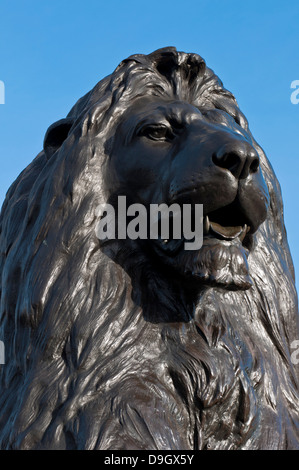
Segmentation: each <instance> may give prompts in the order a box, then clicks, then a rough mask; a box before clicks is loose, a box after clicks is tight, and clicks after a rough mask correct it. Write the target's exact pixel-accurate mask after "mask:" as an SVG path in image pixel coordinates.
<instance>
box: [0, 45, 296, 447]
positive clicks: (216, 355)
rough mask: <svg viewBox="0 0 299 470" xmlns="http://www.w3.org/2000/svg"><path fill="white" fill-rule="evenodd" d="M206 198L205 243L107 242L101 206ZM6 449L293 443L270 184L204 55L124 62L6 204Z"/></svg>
mask: <svg viewBox="0 0 299 470" xmlns="http://www.w3.org/2000/svg"><path fill="white" fill-rule="evenodd" d="M119 195H125V196H126V198H127V201H128V203H142V204H143V205H144V206H145V207H149V206H150V204H161V203H166V204H168V205H170V204H172V203H178V204H179V205H182V204H192V205H193V206H194V205H195V204H203V211H204V241H203V246H202V248H201V249H200V250H195V251H188V250H185V249H184V246H183V241H184V240H183V238H182V239H181V240H174V239H169V240H168V241H167V243H165V240H162V239H159V238H158V239H157V240H138V239H137V240H130V239H124V240H106V241H100V240H99V239H98V238H97V236H96V224H97V222H98V220H97V219H98V218H97V207H98V206H99V204H102V203H105V202H109V203H111V204H112V205H113V204H116V201H117V197H118V196H119ZM0 243H1V272H2V278H1V279H2V281H1V338H0V339H3V341H4V343H5V356H6V363H5V364H4V365H2V366H1V394H0V409H1V415H0V447H1V448H2V449H109V450H117V449H129V450H131V449H147V450H154V449H158V450H162V449H164V450H176V449H180V450H185V449H189V450H193V449H195V450H197V449H298V448H299V411H298V410H299V392H298V390H299V386H298V375H299V374H298V368H299V366H298V365H294V364H292V361H291V353H292V349H291V344H292V342H293V341H294V340H299V328H298V307H297V295H296V290H295V286H294V271H293V265H292V260H291V256H290V253H289V248H288V243H287V238H286V232H285V227H284V222H283V208H282V199H281V193H280V188H279V184H278V182H277V179H276V177H275V175H274V172H273V169H272V167H271V165H270V163H269V161H268V160H267V158H266V156H265V154H264V152H263V150H262V149H261V147H260V146H259V145H258V144H257V143H256V142H255V140H254V138H253V136H252V134H251V133H250V130H249V128H248V123H247V121H246V118H245V116H244V115H243V114H242V112H241V111H240V109H239V108H238V105H237V102H236V100H235V98H234V96H233V95H232V94H231V93H230V92H228V91H227V90H226V89H224V88H223V85H222V83H221V81H220V80H219V78H218V77H217V76H216V75H215V74H214V73H213V71H212V70H211V69H209V68H208V67H206V65H205V62H204V60H203V59H202V58H201V57H200V56H198V55H197V54H186V53H183V52H177V51H176V49H175V48H171V47H170V48H165V49H161V50H158V51H155V52H153V53H152V54H149V55H141V54H138V55H134V56H131V57H129V58H128V59H126V60H124V61H123V62H122V63H121V64H120V65H119V66H118V67H117V69H116V70H115V71H114V72H113V73H112V74H111V75H110V76H108V77H106V78H104V79H103V80H101V81H100V82H99V83H98V84H97V85H96V86H95V87H94V88H93V90H91V91H90V92H89V93H88V94H86V95H85V96H84V97H83V98H81V99H80V100H79V101H78V102H77V103H76V105H75V106H74V107H73V108H72V110H71V111H70V113H69V115H68V116H67V118H66V119H62V120H60V121H58V122H57V123H55V124H53V125H52V126H51V127H50V128H49V129H48V132H47V134H46V136H45V141H44V150H43V151H42V152H41V153H40V154H39V155H38V156H37V157H36V158H35V160H33V162H32V163H31V164H30V165H29V166H28V167H27V168H26V169H25V170H24V171H23V172H22V173H21V175H20V176H19V177H18V179H17V180H16V181H15V183H14V184H13V185H12V186H11V188H10V189H9V191H8V193H7V196H6V199H5V202H4V205H3V208H2V213H1V239H0Z"/></svg>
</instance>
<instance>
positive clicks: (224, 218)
mask: <svg viewBox="0 0 299 470" xmlns="http://www.w3.org/2000/svg"><path fill="white" fill-rule="evenodd" d="M250 232H251V227H250V225H249V221H248V220H247V218H246V216H245V215H244V213H243V212H242V211H241V209H240V207H239V206H238V204H236V203H233V204H230V205H228V206H224V207H221V208H219V209H217V210H215V211H213V212H210V213H209V214H206V215H205V216H204V218H203V237H204V240H207V239H209V240H211V239H216V240H222V241H224V242H234V243H237V242H239V243H241V244H243V245H244V247H246V248H250V243H251V234H250ZM211 241H212V240H211ZM183 242H184V238H181V239H179V240H178V239H174V238H172V236H170V237H169V238H167V239H163V238H161V237H160V238H159V240H158V245H159V247H160V248H162V251H163V252H165V254H167V255H171V256H173V255H175V254H177V252H178V251H179V250H180V249H181V248H182V246H183Z"/></svg>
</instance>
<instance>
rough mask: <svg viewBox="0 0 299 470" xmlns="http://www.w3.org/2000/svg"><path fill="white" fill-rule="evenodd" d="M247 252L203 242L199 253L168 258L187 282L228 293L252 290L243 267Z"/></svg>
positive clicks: (236, 246) (188, 253) (241, 247)
mask: <svg viewBox="0 0 299 470" xmlns="http://www.w3.org/2000/svg"><path fill="white" fill-rule="evenodd" d="M247 256H248V250H247V249H246V248H244V247H243V246H242V244H241V243H239V242H237V243H233V244H232V243H231V244H228V243H222V242H220V241H219V242H216V243H210V242H209V241H208V242H207V243H206V242H204V244H203V246H202V248H201V249H200V250H199V251H196V252H194V251H185V250H183V251H181V252H180V253H179V254H178V255H177V256H176V257H174V258H169V259H168V260H167V264H170V265H172V266H173V267H174V268H175V269H176V270H178V271H179V272H180V274H182V275H183V276H184V277H185V278H186V279H187V280H188V281H190V280H191V281H194V282H195V283H198V284H199V285H202V284H206V285H211V286H219V287H222V288H225V289H228V290H247V289H249V288H250V287H251V286H252V281H251V278H250V275H249V267H248V263H247Z"/></svg>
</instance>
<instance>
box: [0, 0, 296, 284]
mask: <svg viewBox="0 0 299 470" xmlns="http://www.w3.org/2000/svg"><path fill="white" fill-rule="evenodd" d="M298 45H299V2H298V0H284V1H276V0H258V1H257V0H250V1H249V2H245V1H241V0H239V1H237V0H184V1H182V0H172V1H168V0H159V1H158V0H150V1H147V2H144V1H142V0H138V1H136V0H127V1H121V0H110V1H102V0H85V1H82V0H59V1H58V0H26V1H25V0H0V54H1V56H0V57H1V60H0V80H2V81H4V83H5V86H6V104H5V105H0V157H1V172H0V202H1V203H2V201H3V199H4V196H5V193H6V191H7V189H8V187H9V186H10V184H11V183H12V182H13V180H14V179H15V178H16V177H17V176H18V174H19V173H20V171H21V170H22V169H23V168H24V167H25V166H26V165H27V164H28V163H29V162H30V161H31V160H32V159H33V158H34V157H35V156H36V154H37V153H38V152H39V151H40V149H41V147H42V142H43V136H44V133H45V131H46V129H47V127H48V126H49V125H50V124H51V123H52V122H54V121H56V120H58V119H60V118H62V117H64V116H65V115H66V114H67V112H68V111H69V109H70V108H71V106H72V105H73V104H74V103H75V101H76V100H77V99H78V98H79V97H80V96H82V95H83V94H84V93H86V92H87V91H88V90H89V89H90V88H91V87H93V86H94V85H95V83H96V82H98V81H99V80H100V79H101V78H103V77H104V76H105V75H107V74H109V73H110V72H111V71H112V70H113V69H114V68H115V67H116V66H117V65H118V63H119V62H120V61H121V60H122V59H124V58H125V57H127V56H129V55H131V54H133V53H149V52H151V51H153V50H155V49H157V48H160V47H164V46H176V47H177V48H178V49H179V50H183V51H186V52H197V53H199V54H200V55H202V56H203V57H204V58H205V60H206V62H207V64H208V66H210V67H211V68H212V69H214V71H215V72H216V73H217V74H218V75H219V76H220V77H221V79H222V80H223V82H224V85H225V86H226V88H228V89H229V90H231V91H232V92H233V93H234V94H235V95H236V98H237V100H238V102H239V105H240V107H241V109H242V111H243V112H244V113H245V114H246V116H247V118H248V119H249V124H250V127H251V130H252V132H253V134H254V136H255V138H256V139H257V140H258V142H259V143H260V144H261V145H262V147H263V148H264V150H265V151H266V153H267V155H268V157H269V158H270V160H271V162H272V165H273V166H274V169H275V171H276V174H277V176H278V178H279V180H280V183H281V186H282V192H283V198H284V205H285V221H286V227H287V232H288V238H289V244H290V247H291V251H292V256H293V260H294V264H295V268H296V271H297V276H299V248H298V240H297V233H298V228H299V224H298V219H299V216H298V211H297V209H298V194H299V178H298V174H299V145H298V144H299V139H298V136H299V126H298V124H299V104H298V105H293V104H291V101H290V95H291V91H292V90H291V88H290V85H291V82H292V81H293V80H299V52H298ZM297 286H298V282H297Z"/></svg>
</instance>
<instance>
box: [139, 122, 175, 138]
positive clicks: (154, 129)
mask: <svg viewBox="0 0 299 470" xmlns="http://www.w3.org/2000/svg"><path fill="white" fill-rule="evenodd" d="M137 135H139V136H144V137H147V138H148V139H152V140H172V139H173V137H174V135H173V133H172V131H171V129H170V128H169V127H167V126H165V125H164V124H152V125H150V126H144V127H142V128H141V129H140V130H139V131H138V133H137Z"/></svg>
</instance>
